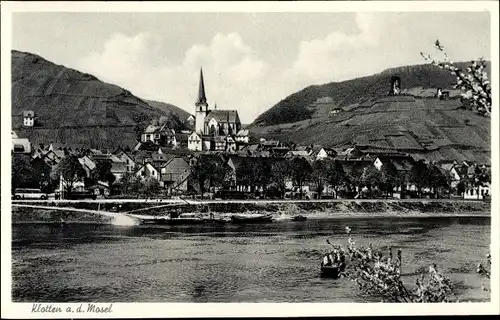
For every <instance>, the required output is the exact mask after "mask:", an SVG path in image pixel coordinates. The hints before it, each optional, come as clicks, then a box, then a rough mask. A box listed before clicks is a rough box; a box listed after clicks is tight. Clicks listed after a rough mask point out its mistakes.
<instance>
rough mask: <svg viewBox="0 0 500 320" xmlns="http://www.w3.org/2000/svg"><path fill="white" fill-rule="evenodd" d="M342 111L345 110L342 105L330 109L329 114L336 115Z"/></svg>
mask: <svg viewBox="0 0 500 320" xmlns="http://www.w3.org/2000/svg"><path fill="white" fill-rule="evenodd" d="M342 111H344V109H342V108H341V107H336V108H333V109H332V110H330V113H329V116H335V115H337V114H339V113H341V112H342Z"/></svg>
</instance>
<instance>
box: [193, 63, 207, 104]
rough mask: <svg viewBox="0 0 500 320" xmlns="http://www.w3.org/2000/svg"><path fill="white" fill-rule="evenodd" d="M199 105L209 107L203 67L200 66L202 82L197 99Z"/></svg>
mask: <svg viewBox="0 0 500 320" xmlns="http://www.w3.org/2000/svg"><path fill="white" fill-rule="evenodd" d="M195 105H196V106H197V107H199V106H205V107H208V104H207V96H206V94H205V83H204V82H203V68H200V84H199V87H198V99H196V104H195Z"/></svg>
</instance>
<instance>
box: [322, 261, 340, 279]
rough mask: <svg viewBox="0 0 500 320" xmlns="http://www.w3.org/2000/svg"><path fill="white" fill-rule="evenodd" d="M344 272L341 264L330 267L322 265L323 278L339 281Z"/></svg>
mask: <svg viewBox="0 0 500 320" xmlns="http://www.w3.org/2000/svg"><path fill="white" fill-rule="evenodd" d="M342 271H343V268H342V267H341V266H340V265H339V264H333V265H330V266H324V265H321V277H322V278H332V279H338V278H339V276H340V273H341V272H342Z"/></svg>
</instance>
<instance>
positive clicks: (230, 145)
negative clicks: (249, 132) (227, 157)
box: [226, 136, 236, 152]
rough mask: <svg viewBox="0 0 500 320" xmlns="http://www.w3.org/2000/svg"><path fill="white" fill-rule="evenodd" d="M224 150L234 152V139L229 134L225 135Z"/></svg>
mask: <svg viewBox="0 0 500 320" xmlns="http://www.w3.org/2000/svg"><path fill="white" fill-rule="evenodd" d="M226 151H227V152H236V141H234V139H233V138H232V137H231V136H226Z"/></svg>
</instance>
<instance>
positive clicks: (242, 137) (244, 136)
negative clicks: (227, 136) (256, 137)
mask: <svg viewBox="0 0 500 320" xmlns="http://www.w3.org/2000/svg"><path fill="white" fill-rule="evenodd" d="M248 132H249V131H248V130H247V129H241V130H240V131H238V133H237V134H236V137H235V139H236V142H239V143H244V144H247V143H248V142H249V136H248Z"/></svg>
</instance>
